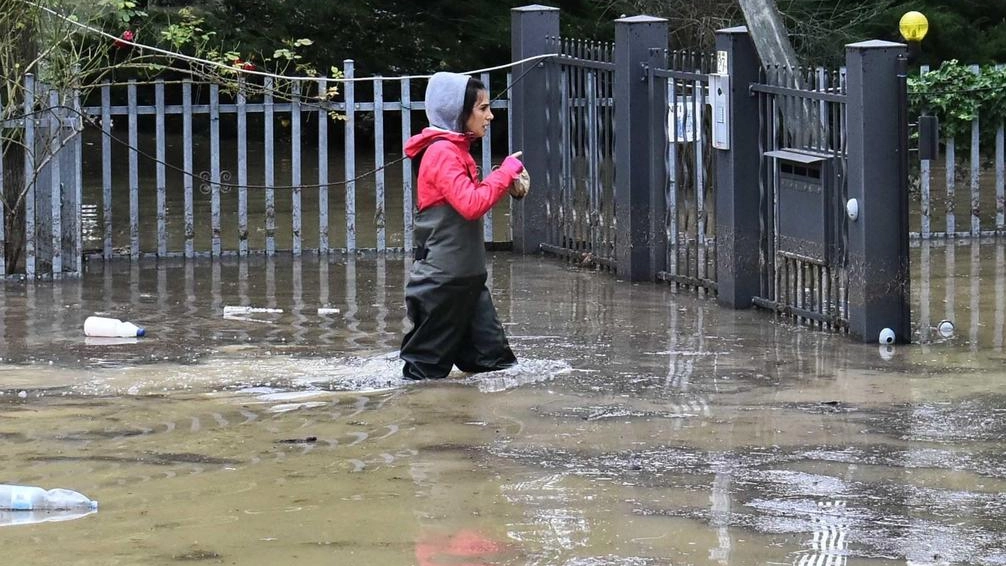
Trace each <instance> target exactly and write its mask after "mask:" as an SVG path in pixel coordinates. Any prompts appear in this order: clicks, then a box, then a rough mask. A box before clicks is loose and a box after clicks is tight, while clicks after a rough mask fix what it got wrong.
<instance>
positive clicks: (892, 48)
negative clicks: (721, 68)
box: [845, 41, 911, 343]
mask: <svg viewBox="0 0 1006 566" xmlns="http://www.w3.org/2000/svg"><path fill="white" fill-rule="evenodd" d="M905 54H906V47H905V45H904V44H900V43H891V42H888V41H864V42H860V43H853V44H850V45H847V46H846V56H845V60H846V68H847V77H848V124H849V164H848V179H849V195H848V198H850V199H856V200H857V201H858V204H859V217H858V219H857V220H855V221H851V220H850V221H849V254H848V261H849V331H850V333H851V334H852V335H853V336H856V337H858V338H861V339H862V340H863V341H864V342H876V341H877V339H878V337H879V335H880V332H881V330H883V329H884V328H890V329H891V330H893V331H894V334H895V337H896V340H897V341H898V342H902V343H904V342H910V341H911V328H910V326H911V320H910V315H911V312H910V305H909V295H910V293H909V266H908V216H907V210H908V191H907V190H906V188H905V184H904V179H901V178H900V177H899V176H900V175H901V173H900V171H901V166H900V161H901V159H903V158H904V157H905V156H904V155H902V154H900V153H903V152H904V150H903V149H900V151H899V148H903V147H904V146H903V145H902V144H901V143H899V136H900V135H902V132H903V131H904V129H903V128H902V127H901V126H902V124H901V121H902V120H903V118H901V116H902V115H903V114H904V112H903V111H902V105H903V104H904V100H903V89H902V88H901V85H900V82H899V77H898V74H899V61H898V58H899V56H903V55H905Z"/></svg>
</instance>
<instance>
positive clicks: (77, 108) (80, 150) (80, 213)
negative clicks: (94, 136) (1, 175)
mask: <svg viewBox="0 0 1006 566" xmlns="http://www.w3.org/2000/svg"><path fill="white" fill-rule="evenodd" d="M78 70H79V69H78ZM73 112H74V123H75V124H76V125H75V126H74V128H75V131H74V133H73V190H74V193H75V194H74V198H73V202H74V204H75V205H76V206H74V210H73V272H74V274H76V275H77V276H80V275H83V274H84V198H83V195H84V164H83V163H84V119H83V116H84V113H83V110H82V108H81V103H80V89H74V90H73ZM0 169H3V167H0ZM0 187H3V182H0ZM2 218H3V210H2V209H0V219H2ZM0 224H3V222H2V221H0ZM2 239H3V238H2V237H0V240H2ZM2 250H3V247H2V246H0V256H3V251H2ZM0 261H2V260H0ZM0 275H3V266H0Z"/></svg>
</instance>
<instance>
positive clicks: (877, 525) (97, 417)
mask: <svg viewBox="0 0 1006 566" xmlns="http://www.w3.org/2000/svg"><path fill="white" fill-rule="evenodd" d="M974 250H975V251H973V252H972V249H971V248H970V247H954V246H949V247H947V246H944V247H933V248H929V247H926V248H924V249H923V248H915V249H914V250H913V254H914V255H913V270H915V272H916V274H918V273H919V270H920V269H921V266H922V265H923V264H925V265H926V266H927V267H926V269H928V270H929V272H931V276H930V277H927V278H926V279H925V283H924V284H923V283H921V281H919V280H918V278H917V280H916V281H913V293H914V301H913V304H914V305H915V309H916V312H915V313H913V319H914V320H917V321H920V322H919V328H918V329H917V332H916V334H917V335H918V336H919V339H920V342H919V343H917V344H912V345H906V346H898V347H894V348H881V347H879V346H878V345H876V344H860V343H857V342H855V341H853V340H851V339H850V338H848V337H847V336H843V335H835V334H830V333H826V332H820V331H815V330H810V329H806V328H801V327H798V326H794V325H793V324H791V323H789V322H785V321H782V320H776V319H774V318H773V317H772V316H770V315H769V314H767V313H765V312H764V311H739V312H736V311H730V310H726V309H721V308H719V307H717V306H716V304H715V302H714V301H713V300H710V299H706V298H701V297H696V296H693V295H691V294H688V293H676V292H674V291H673V290H672V289H671V288H670V287H668V286H666V285H663V284H630V283H627V282H624V281H619V280H617V279H616V278H614V277H612V276H610V275H607V274H601V273H596V272H593V271H585V270H577V269H573V268H571V267H568V266H567V265H565V264H563V263H561V262H558V261H555V260H552V259H547V258H541V257H537V256H527V257H522V256H517V255H512V254H506V253H504V254H498V255H496V256H494V258H493V261H492V265H491V267H492V271H491V279H490V281H491V285H492V287H493V290H494V298H495V301H496V304H497V307H498V309H499V312H500V317H501V319H502V320H503V322H504V324H505V325H506V328H507V330H508V333H509V336H510V338H511V343H512V346H513V348H514V350H515V352H516V353H517V355H518V357H519V358H520V359H521V363H520V364H519V365H518V366H517V367H516V368H512V369H510V370H506V371H502V372H495V373H491V374H485V375H479V376H467V375H464V374H460V373H457V374H453V375H452V376H451V377H450V378H448V379H446V380H443V381H437V382H428V383H413V382H404V381H403V380H401V379H400V377H399V375H400V365H399V362H398V361H397V359H396V353H397V352H396V351H397V347H398V343H399V340H400V337H401V333H402V331H403V328H404V326H405V311H404V305H403V298H402V289H403V286H404V273H405V271H406V269H407V265H408V264H407V262H406V261H405V260H402V259H380V258H374V259H371V258H356V259H348V260H347V259H346V258H343V257H341V256H339V257H336V258H333V259H331V260H320V261H319V260H318V259H317V258H314V257H305V258H304V259H302V260H299V261H294V260H292V259H289V258H281V259H276V260H267V259H266V258H261V257H259V258H251V259H248V260H245V261H239V260H237V259H234V260H225V261H218V262H209V261H195V262H191V261H190V262H187V263H186V262H184V261H178V262H177V263H171V262H161V263H159V264H158V263H154V262H150V263H138V264H129V263H109V264H107V265H103V264H100V263H92V264H89V265H88V266H87V272H86V274H85V276H84V277H83V279H82V280H79V281H72V280H71V281H59V282H55V283H33V284H26V283H23V282H21V283H19V282H7V283H4V284H3V285H2V286H0V305H2V308H0V338H2V339H3V345H2V346H0V357H2V361H0V393H2V395H0V442H2V445H3V447H4V458H3V459H2V460H0V482H6V483H19V484H28V485H39V486H43V487H47V488H52V487H64V488H70V489H75V490H78V491H80V492H82V493H84V494H86V495H88V496H90V497H92V498H95V499H97V500H98V501H99V504H100V507H99V510H98V511H97V512H96V513H93V514H90V515H87V516H85V517H81V518H77V519H74V520H66V521H58V522H56V521H50V522H43V523H31V524H10V523H13V522H14V521H16V520H17V516H15V515H12V514H11V513H7V514H4V513H0V524H4V525H5V526H2V527H0V546H2V548H3V549H4V554H5V560H6V561H9V562H10V563H12V564H26V563H32V564H113V565H116V564H185V563H199V564H362V565H371V564H373V565H386V564H387V565H399V564H403V565H410V564H415V565H424V566H425V565H434V564H435V565H461V564H464V565H469V566H471V565H569V566H574V565H575V566H603V565H639V566H649V565H671V564H674V565H677V564H700V565H704V564H715V565H747V564H794V565H803V564H829V565H845V564H857V565H859V564H861V565H888V564H991V565H995V564H1006V520H1004V519H1003V517H1006V495H1004V494H1006V456H1004V454H1003V446H1004V440H1006V397H1004V394H1003V390H1002V387H1001V383H1002V380H1003V378H1004V374H1006V372H1004V369H1003V360H1004V355H1003V349H1002V346H1003V345H1002V321H1003V318H1004V317H1003V312H1004V311H1006V290H1004V289H1006V285H1004V284H1003V277H1004V274H1003V267H1002V266H1003V264H1004V261H1003V250H1002V248H1001V247H996V246H982V247H977V246H976V247H975V248H974ZM975 293H977V295H978V297H977V299H975V298H973V294H975ZM239 305H245V306H254V307H261V308H271V309H279V310H282V312H251V313H245V314H241V315H238V316H228V317H225V316H224V315H223V311H224V307H226V306H239ZM319 308H323V309H338V312H332V311H330V310H329V311H322V314H319V311H318V309H319ZM94 313H101V314H106V315H110V316H115V317H119V318H123V319H127V320H131V321H133V322H136V323H138V324H140V325H142V326H145V327H146V328H147V331H148V336H146V337H144V338H140V339H138V340H136V341H126V343H107V341H96V340H88V339H85V338H84V337H83V336H82V332H81V326H82V323H83V320H84V318H85V317H86V316H88V315H91V314H94ZM948 316H951V317H956V318H954V322H955V324H956V326H957V335H956V336H954V337H952V338H949V339H945V338H939V339H934V338H933V333H932V332H930V331H929V329H928V327H925V328H924V326H925V324H928V323H929V322H932V323H933V324H935V322H934V321H938V320H940V319H942V318H947V317H948ZM923 320H925V321H929V322H927V323H925V324H924V323H923V322H921V321H923Z"/></svg>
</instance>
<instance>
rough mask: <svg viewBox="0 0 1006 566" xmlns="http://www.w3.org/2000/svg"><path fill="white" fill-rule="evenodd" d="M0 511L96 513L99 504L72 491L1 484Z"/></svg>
mask: <svg viewBox="0 0 1006 566" xmlns="http://www.w3.org/2000/svg"><path fill="white" fill-rule="evenodd" d="M0 509H4V510H9V511H69V510H88V511H96V510H97V509H98V502H97V501H94V500H92V499H88V498H87V497H86V496H85V495H83V494H81V493H78V492H76V491H73V490H70V489H49V490H46V489H42V488H41V487H35V486H31V485H9V484H0Z"/></svg>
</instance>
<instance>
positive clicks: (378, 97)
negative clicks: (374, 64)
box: [374, 77, 388, 252]
mask: <svg viewBox="0 0 1006 566" xmlns="http://www.w3.org/2000/svg"><path fill="white" fill-rule="evenodd" d="M374 168H375V169H377V174H376V176H375V178H374V183H375V187H374V189H375V190H374V194H375V197H374V198H375V202H374V223H375V224H376V225H377V251H378V252H384V251H386V249H387V246H388V241H387V225H386V224H387V223H386V221H385V218H386V215H385V211H384V206H385V202H384V201H385V198H384V81H383V80H381V78H380V77H377V78H376V80H375V81H374Z"/></svg>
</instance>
